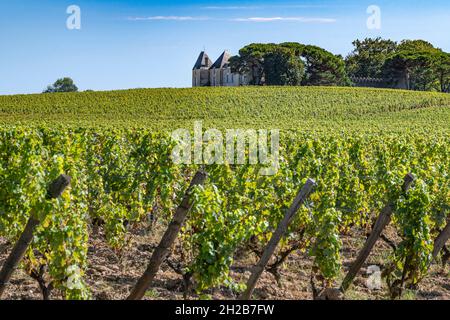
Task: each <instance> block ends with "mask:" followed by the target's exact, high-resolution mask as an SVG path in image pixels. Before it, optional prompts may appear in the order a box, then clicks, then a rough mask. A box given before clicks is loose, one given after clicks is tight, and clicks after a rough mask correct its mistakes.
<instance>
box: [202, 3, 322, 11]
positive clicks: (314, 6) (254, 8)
mask: <svg viewBox="0 0 450 320" xmlns="http://www.w3.org/2000/svg"><path fill="white" fill-rule="evenodd" d="M327 7H329V6H327V5H314V4H297V5H295V4H293V5H258V6H206V7H202V9H203V10H257V9H267V8H270V9H311V8H327Z"/></svg>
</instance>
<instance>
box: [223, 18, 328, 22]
mask: <svg viewBox="0 0 450 320" xmlns="http://www.w3.org/2000/svg"><path fill="white" fill-rule="evenodd" d="M232 21H238V22H277V21H292V22H302V23H335V22H336V19H331V18H311V17H250V18H236V19H232Z"/></svg>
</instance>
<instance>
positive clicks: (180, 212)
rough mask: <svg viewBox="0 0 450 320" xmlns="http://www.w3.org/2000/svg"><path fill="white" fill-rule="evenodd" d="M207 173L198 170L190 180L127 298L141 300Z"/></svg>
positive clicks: (165, 256)
mask: <svg viewBox="0 0 450 320" xmlns="http://www.w3.org/2000/svg"><path fill="white" fill-rule="evenodd" d="M206 177H207V174H206V173H205V172H203V171H198V172H197V173H196V174H195V176H194V178H193V179H192V181H191V184H190V186H189V188H188V190H187V191H186V193H185V195H184V197H183V200H182V202H181V204H180V206H179V207H178V208H177V210H176V211H175V214H174V216H173V219H172V222H171V223H170V224H169V227H168V228H167V230H166V232H165V233H164V235H163V237H162V239H161V242H160V243H159V245H158V247H157V248H156V249H155V251H154V252H153V255H152V257H151V259H150V262H149V264H148V267H147V270H146V271H145V272H144V274H143V275H142V277H141V278H140V279H139V280H138V282H137V283H136V285H135V286H134V288H133V290H132V291H131V293H130V295H129V296H128V298H127V300H141V299H142V298H143V297H144V295H145V292H146V291H147V290H148V288H149V287H150V285H151V283H152V281H153V279H154V278H155V276H156V273H157V272H158V270H159V268H160V266H161V264H162V263H163V262H164V260H165V259H166V258H167V256H168V255H169V253H170V250H171V248H172V246H173V244H174V242H175V240H176V238H177V236H178V233H179V232H180V230H181V227H182V226H183V224H184V221H185V220H186V216H187V214H188V213H189V211H190V210H191V209H192V205H193V204H192V201H191V193H192V190H193V188H194V187H195V186H198V185H202V184H203V183H204V182H205V180H206Z"/></svg>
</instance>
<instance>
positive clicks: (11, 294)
mask: <svg viewBox="0 0 450 320" xmlns="http://www.w3.org/2000/svg"><path fill="white" fill-rule="evenodd" d="M163 231H164V226H158V225H157V226H156V227H154V229H153V230H152V231H151V232H149V231H148V228H140V229H135V230H133V231H132V232H131V234H130V238H129V243H128V245H127V247H126V248H125V249H124V250H123V251H122V252H120V253H117V252H115V251H113V250H111V249H110V248H109V247H108V246H107V244H106V243H105V241H104V236H103V234H102V230H101V228H100V229H98V230H92V232H91V233H90V235H91V236H90V240H89V253H88V256H89V267H88V269H87V271H86V275H85V279H86V282H87V285H88V286H89V288H90V290H91V294H92V299H98V300H116V299H124V298H126V296H127V295H128V293H129V291H130V289H131V287H132V286H133V284H134V283H135V282H136V281H137V279H138V278H139V276H140V275H141V274H142V272H143V271H144V270H145V268H146V265H147V262H148V261H149V258H150V256H151V254H152V252H153V249H154V248H155V247H156V245H157V244H158V241H159V239H160V237H161V234H162V232H163ZM388 233H389V231H388ZM364 240H365V236H364V233H363V232H352V236H343V237H342V241H343V249H342V257H343V265H344V268H343V270H342V277H343V275H344V272H345V271H346V270H347V269H348V267H349V265H350V263H351V262H352V261H353V259H354V258H355V257H356V255H357V253H358V250H359V249H360V248H361V247H362V245H363V243H364ZM11 248H12V245H11V244H10V243H8V242H7V241H6V240H5V239H2V238H0V264H1V265H3V262H4V261H5V259H6V257H7V254H8V253H9V251H10V250H11ZM389 253H390V247H389V246H388V245H387V244H386V243H385V242H383V241H378V243H377V245H376V248H375V250H374V252H372V254H371V256H370V257H369V259H368V261H367V263H366V264H365V265H364V267H363V269H362V270H361V272H360V273H359V275H358V277H357V278H356V279H355V282H354V286H353V287H352V288H351V290H349V292H348V293H347V295H346V298H347V299H363V300H366V299H388V298H389V297H388V293H387V288H385V287H383V288H382V289H381V290H370V289H369V288H368V287H367V285H366V284H367V279H368V277H369V275H368V274H367V267H368V266H370V265H377V266H379V267H380V268H381V269H382V268H383V265H384V261H386V260H387V257H388V256H389ZM175 258H176V257H175ZM256 261H257V259H256V257H255V256H254V254H251V253H245V254H242V253H240V256H237V257H236V259H235V262H234V265H233V268H232V272H231V274H232V277H233V279H234V280H236V281H240V282H245V280H246V279H247V278H248V276H249V275H250V270H251V267H252V266H253V265H254V264H255V262H256ZM311 267H312V260H311V258H310V257H308V256H307V254H305V253H301V252H295V253H293V254H292V255H291V256H290V257H289V258H288V259H287V262H286V263H285V265H284V266H283V268H282V269H281V284H280V285H279V284H277V282H276V280H275V278H274V276H273V275H272V274H270V273H268V272H265V273H264V274H263V275H262V277H261V279H260V281H259V282H258V285H257V289H256V290H255V298H257V299H261V300H266V299H269V300H280V299H281V300H305V299H307V300H308V299H312V298H313V295H312V289H311V286H310V273H311ZM340 280H341V279H338V281H337V283H340ZM183 288H184V287H183V281H182V277H181V276H180V275H178V274H177V273H175V272H174V271H173V270H172V269H171V268H170V267H168V266H167V265H166V264H164V265H163V266H162V268H161V270H160V272H159V273H158V275H157V277H156V280H155V282H154V284H153V286H152V288H151V289H149V291H148V292H147V294H146V297H145V299H152V300H158V299H161V300H166V299H172V300H179V299H183V292H184V290H183ZM236 296H237V293H236V292H232V291H231V290H230V289H227V288H217V289H214V290H210V291H209V292H206V293H205V294H204V295H203V296H201V297H199V296H197V295H195V294H193V293H192V294H191V295H190V296H189V299H199V298H202V299H205V298H206V299H235V298H236ZM4 298H6V299H9V300H12V299H14V300H23V299H28V300H38V299H41V298H42V296H41V293H40V290H39V286H38V284H37V282H36V281H35V280H33V279H32V278H30V277H29V276H27V275H26V274H25V273H24V272H23V271H22V270H20V269H19V270H17V271H16V272H15V274H14V276H13V279H12V280H11V284H10V285H9V286H8V288H7V290H6V293H5V296H4ZM51 298H52V299H61V298H62V295H61V294H60V293H59V292H58V291H57V290H55V291H53V293H52V297H51ZM402 299H419V300H424V299H425V300H450V268H449V263H447V265H446V266H445V267H442V266H440V265H437V264H435V265H433V266H432V268H431V269H430V273H429V275H428V276H427V278H425V279H424V280H423V281H422V282H421V283H420V285H419V287H418V288H417V289H416V290H409V291H406V292H405V294H404V295H403V297H402Z"/></svg>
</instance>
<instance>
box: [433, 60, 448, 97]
mask: <svg viewBox="0 0 450 320" xmlns="http://www.w3.org/2000/svg"><path fill="white" fill-rule="evenodd" d="M433 69H434V70H435V72H436V76H437V79H438V82H439V89H440V91H441V92H447V93H450V54H449V53H446V52H440V53H438V54H436V57H435V60H434V62H433Z"/></svg>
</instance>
